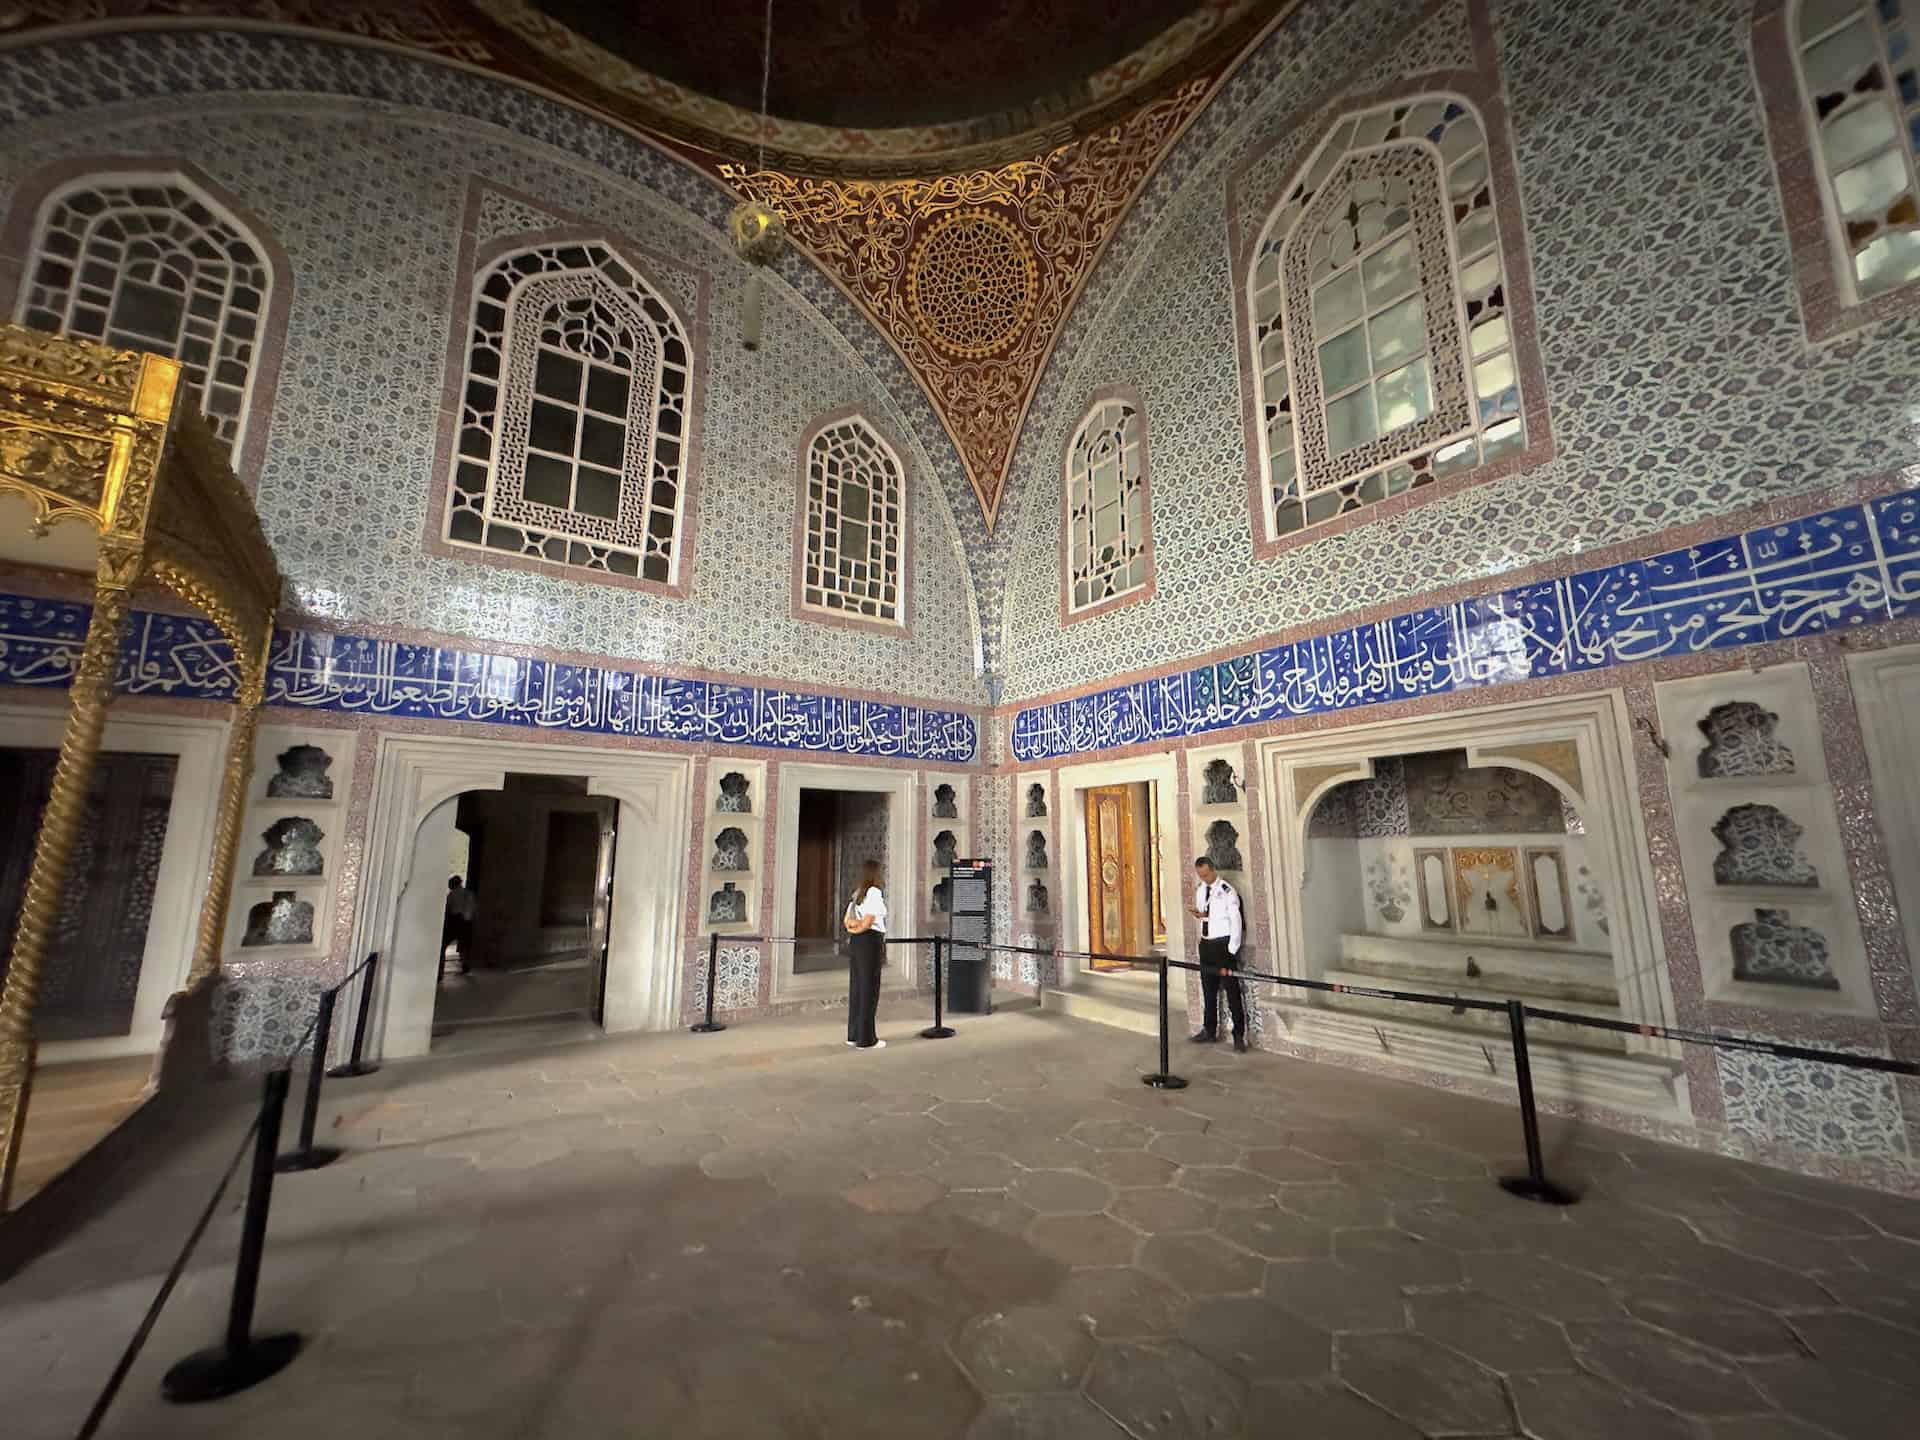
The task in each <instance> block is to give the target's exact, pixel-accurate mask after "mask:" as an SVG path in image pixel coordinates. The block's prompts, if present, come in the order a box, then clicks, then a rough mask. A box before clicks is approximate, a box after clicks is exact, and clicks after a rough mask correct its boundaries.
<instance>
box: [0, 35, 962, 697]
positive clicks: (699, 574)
mask: <svg viewBox="0 0 1920 1440" xmlns="http://www.w3.org/2000/svg"><path fill="white" fill-rule="evenodd" d="M356 87H357V88H356ZM236 88H241V89H245V88H260V89H265V90H279V91H282V92H283V93H281V94H279V95H276V96H274V97H273V98H260V99H254V98H248V97H244V96H234V95H210V96H207V97H206V98H204V99H201V100H197V101H189V102H182V101H178V100H175V101H167V102H157V101H152V100H145V99H143V100H141V101H139V102H137V103H119V102H125V101H127V100H128V99H130V97H132V96H135V95H150V94H153V93H155V92H163V91H187V92H191V91H193V90H195V89H208V90H232V89H236ZM363 91H370V92H372V93H373V94H374V95H376V96H377V97H379V98H381V99H384V100H389V101H392V102H395V103H393V104H383V105H380V106H377V107H374V108H368V107H367V106H365V105H364V104H355V105H352V106H347V105H342V104H341V103H340V102H339V101H336V100H330V99H326V98H308V99H303V100H300V101H292V100H290V99H289V98H288V96H289V95H290V94H293V93H304V94H306V95H309V96H312V95H314V94H315V92H318V94H319V95H320V96H325V95H326V94H328V93H334V94H355V93H361V92H363ZM402 106H404V107H405V108H401V107H402ZM86 107H98V108H91V109H88V113H85V114H84V115H76V114H73V113H69V112H71V111H73V110H76V109H82V108H86ZM422 107H427V108H422ZM434 110H438V111H440V112H442V113H439V114H435V113H432V112H433V111H434ZM476 111H477V112H480V113H479V114H473V112H476ZM449 112H450V113H449ZM462 114H473V118H471V119H459V118H454V117H457V116H459V115H462ZM482 117H484V119H485V120H490V121H492V122H494V123H491V124H489V123H482ZM500 127H504V128H500ZM0 133H4V134H5V135H6V138H7V144H6V145H5V147H4V150H3V152H0V195H5V194H9V193H11V192H12V191H13V190H15V189H16V188H17V187H18V186H19V185H20V182H21V181H22V180H23V179H24V178H25V176H26V175H28V174H29V173H30V172H31V171H33V170H34V169H36V168H38V167H40V166H42V165H46V164H49V163H55V162H62V161H69V160H73V159H75V158H78V157H84V156H90V155H119V156H125V155H149V154H150V155H160V156H177V157H182V158H185V159H186V160H188V161H190V162H191V163H193V164H194V165H197V166H198V167H200V168H201V169H202V170H204V171H205V172H207V173H208V174H209V175H211V176H214V177H216V178H217V179H218V181H219V183H220V184H221V185H223V186H224V187H226V188H227V189H228V190H230V191H232V192H233V193H234V194H235V195H237V196H238V197H240V199H241V200H242V201H243V202H244V203H245V204H246V205H247V206H248V207H249V208H250V209H251V210H252V212H253V213H254V214H255V215H256V216H257V217H258V218H259V220H260V221H261V223H262V224H263V225H264V226H265V227H266V228H267V229H268V230H270V231H271V232H272V233H273V234H274V236H275V237H276V238H277V239H278V240H279V242H280V243H281V244H282V245H283V246H284V247H285V248H286V250H287V251H288V253H289V254H290V255H291V256H293V257H294V264H293V269H294V279H293V287H292V288H293V298H292V303H291V308H290V311H289V317H288V329H287V335H286V340H285V354H284V359H283V364H282V370H281V379H280V381H279V388H278V392H277V394H276V398H275V405H274V414H273V432H272V436H271V438H270V443H269V445H268V447H267V452H266V454H267V458H266V462H265V464H264V466H263V468H262V471H261V475H260V480H259V485H258V488H257V491H256V504H257V506H258V508H259V510H260V513H261V519H262V522H263V523H264V525H265V527H266V530H267V535H268V538H269V539H270V540H271V541H272V542H273V546H274V550H275V553H276V554H277V556H278V557H279V560H280V564H281V567H282V570H283V571H284V572H285V574H286V575H287V577H288V581H289V588H290V593H291V598H292V601H293V603H294V605H295V607H296V608H298V609H300V610H304V611H306V612H308V613H311V614H314V615H316V616H319V617H321V618H323V619H325V620H328V621H332V622H340V623H348V624H360V625H391V626H408V627H415V628H418V629H422V630H427V631H432V632H435V633H442V634H453V635H485V636H488V637H490V638H493V639H496V640H500V641H503V642H508V643H513V644H519V645H528V646H539V647H545V648H552V649H561V648H564V649H567V650H572V651H587V652H590V653H595V654H605V655H607V656H609V657H611V658H615V659H633V660H641V661H647V662H650V663H656V664H664V663H670V662H675V661H676V660H678V659H679V657H686V656H695V655H697V656H699V657H700V660H699V665H700V666H701V668H707V669H713V670H719V671H723V672H733V673H746V674H767V675H791V676H802V675H819V674H826V673H842V674H843V673H847V672H849V671H861V672H865V673H870V674H874V675H885V676H887V677H888V680H889V685H890V686H891V687H892V688H896V689H898V690H900V691H903V692H905V693H910V694H916V695H927V696H930V697H935V698H945V699H953V700H963V701H970V702H977V701H978V700H980V699H981V698H982V696H981V692H980V688H979V679H978V676H977V674H976V672H975V668H974V663H973V662H974V658H975V657H974V654H973V653H972V652H973V647H971V646H966V645H955V644H953V643H952V642H951V640H950V638H949V637H950V635H951V632H952V631H953V630H954V629H955V628H958V625H959V623H964V625H965V628H966V629H967V630H968V631H971V632H974V633H977V631H978V624H977V617H978V614H979V606H978V604H977V602H976V599H975V595H974V583H973V581H972V580H971V578H970V577H969V575H968V572H967V561H966V559H965V556H966V554H967V553H968V551H969V550H970V549H971V548H973V546H974V542H975V540H976V538H978V539H983V538H984V532H983V531H982V530H980V520H979V510H978V506H977V504H976V503H975V501H974V499H973V497H972V491H971V489H970V488H969V486H968V484H967V481H966V479H965V477H964V475H963V474H961V473H960V470H959V466H958V461H957V457H956V456H955V455H954V453H953V449H952V445H951V443H950V442H949V441H948V440H947V438H946V436H945V433H944V431H942V430H941V428H940V426H939V424H938V423H937V421H935V420H934V418H933V416H932V412H931V410H930V409H929V408H928V407H927V406H926V402H925V399H924V396H922V395H921V393H920V391H919V389H918V387H917V386H916V385H914V383H913V381H912V379H911V377H910V376H907V375H906V372H905V370H904V368H903V367H901V366H900V364H899V361H898V359H897V357H895V356H894V355H893V353H892V352H891V351H890V350H889V349H888V348H887V346H886V345H885V343H884V341H880V340H879V339H878V337H877V336H876V335H875V334H874V332H873V329H872V327H871V325H869V324H868V323H867V322H866V321H864V320H862V319H860V318H859V317H858V316H857V314H855V313H854V312H853V311H852V309H851V307H850V306H849V305H848V304H847V302H846V301H845V300H844V299H843V298H841V297H840V296H839V294H838V292H837V291H835V290H833V289H832V287H831V286H830V285H829V284H827V282H826V281H825V280H824V278H823V277H820V276H819V274H818V272H817V271H815V270H813V268H812V267H811V266H810V265H808V264H807V263H806V262H804V261H803V260H800V259H798V257H789V260H788V262H787V263H786V264H785V265H784V266H783V267H782V269H781V270H780V271H779V272H778V275H777V276H776V277H775V278H774V280H773V283H772V284H771V285H770V286H769V287H768V291H767V299H766V306H767V309H766V319H765V335H764V339H763V342H762V344H761V347H760V349H759V350H758V351H756V352H749V351H747V350H746V349H745V348H744V347H743V346H742V345H741V344H740V343H739V323H740V321H739V316H740V306H741V300H742V295H743V292H744V288H745V281H746V274H747V271H746V267H745V266H743V265H741V264H740V263H739V261H738V260H737V258H736V257H735V256H734V255H733V253H732V251H731V249H730V248H729V246H728V244H727V241H726V238H725V216H726V211H727V197H726V195H725V194H724V192H722V191H721V190H719V189H718V187H717V186H715V185H713V184H712V183H711V182H708V181H705V180H702V179H701V178H699V177H698V176H696V175H694V174H693V173H692V172H690V171H688V170H686V169H685V168H684V167H682V166H680V165H678V164H676V163H674V162H672V161H670V160H668V159H666V158H665V157H664V156H663V155H661V154H660V153H659V152H657V151H655V150H653V149H651V148H649V147H646V146H643V145H641V144H639V143H638V142H636V141H634V140H633V139H632V138H631V137H626V136H622V135H619V134H618V133H617V132H614V131H611V130H609V129H607V128H606V127H603V126H600V125H599V124H597V123H596V122H593V121H591V120H589V119H588V118H587V117H586V116H584V115H583V114H581V113H580V112H578V111H572V110H566V109H564V108H563V107H559V106H554V105H551V104H548V103H547V102H544V101H539V100H536V99H535V98H534V97H532V96H531V95H529V94H527V93H525V92H519V91H515V90H513V89H512V87H506V86H499V85H495V84H493V83H491V82H485V81H479V80H462V79H460V78H459V77H457V76H456V75H455V74H454V73H453V72H449V71H446V70H444V69H442V68H440V67H435V66H431V65H425V64H422V63H420V62H418V61H413V60H407V59H404V58H402V57H399V56H394V55H378V54H376V53H375V52H372V51H364V50H359V51H356V50H350V49H347V48H345V47H341V46H337V45H326V44H322V43H308V42H303V41H293V40H290V39H286V38H284V37H281V38H270V37H265V36H242V35H237V34H219V33H194V34H185V33H180V34H164V35H162V34H147V35H143V36H142V37H141V40H140V43H139V44H138V45H137V46H136V45H130V44H128V43H125V42H124V40H122V39H119V38H111V37H99V38H96V39H92V40H87V41H82V42H72V43H62V44H50V45H45V46H39V47H32V46H30V47H27V48H25V49H22V50H15V51H10V52H8V53H6V54H5V55H0ZM519 137H527V138H519ZM556 147H558V148H556ZM475 175H483V176H485V177H487V179H488V181H489V182H490V188H492V189H496V190H499V191H501V192H503V194H502V195H495V196H494V197H493V198H491V199H488V200H487V201H486V202H485V203H483V204H482V206H481V207H480V212H479V216H478V221H479V224H480V226H481V228H482V230H483V231H484V232H486V233H490V234H493V235H495V236H496V238H497V236H498V235H499V234H502V233H507V231H506V227H510V226H517V225H522V224H527V223H534V224H538V225H540V226H542V227H550V226H552V225H553V224H554V223H555V222H554V220H553V218H552V217H551V215H549V214H548V213H546V212H548V211H549V210H551V211H552V212H553V213H554V214H561V215H570V216H580V217H585V218H587V219H588V220H589V221H590V222H591V223H592V224H593V225H595V226H599V227H604V228H606V229H608V230H610V231H612V232H614V233H615V234H618V235H620V236H623V237H629V238H631V239H632V240H633V241H634V242H636V243H637V244H639V245H643V246H645V247H646V248H647V249H648V250H650V251H658V252H661V253H664V254H668V255H682V256H685V257H687V259H688V261H689V262H690V263H693V264H697V265H698V267H699V268H700V269H702V270H704V271H706V272H707V273H708V274H709V275H711V276H712V282H713V289H712V296H711V317H712V322H711V323H712V333H711V334H710V335H705V336H696V337H694V343H695V346H696V348H697V349H698V350H699V351H700V352H701V353H702V356H703V358H704V360H705V362H706V364H707V366H708V378H707V382H706V387H705V391H704V393H705V395H706V402H707V403H706V409H705V419H704V423H703V426H702V431H703V434H702V440H703V445H704V451H703V460H702V466H701V469H702V474H703V476H704V477H707V479H706V482H705V483H703V484H702V486H701V493H700V496H699V501H698V506H697V510H696V513H695V515H694V516H693V517H692V519H693V523H694V525H695V527H696V533H697V537H698V543H697V547H696V551H695V558H694V563H693V567H692V569H693V573H692V577H691V590H690V592H689V595H688V597H687V598H686V599H685V600H677V599H675V598H673V597H670V596H653V595H640V594H632V593H627V592H625V591H616V590H615V589H614V588H613V587H607V586H600V585H583V584H581V583H579V582H577V581H573V580H569V579H567V578H565V577H562V576H556V575H553V574H548V573H540V572H532V571H507V572H503V571H500V570H498V569H496V568H495V567H492V566H489V565H484V564H480V563H477V562H475V561H471V560H464V559H454V558H448V557H444V556H439V555H431V554H423V553H422V536H423V534H424V533H425V532H426V530H427V529H429V528H431V527H433V526H436V525H437V524H438V522H439V516H438V515H437V514H436V515H433V516H429V514H428V511H429V508H430V505H431V496H430V490H431V485H432V481H433V478H434V476H433V445H434V440H435V436H436V434H437V430H438V427H439V423H440V422H439V417H440V412H441V406H442V403H443V385H444V383H445V376H446V366H447V352H448V334H449V327H450V326H452V325H454V323H455V319H454V316H453V315H452V296H453V295H454V293H455V276H454V273H453V271H454V267H455V263H456V261H457V258H458V252H459V246H460V233H461V227H462V225H463V224H464V223H465V217H466V211H467V202H468V197H469V185H470V180H471V177H473V176H475ZM614 177H624V178H621V179H615V178H614ZM528 197H534V198H528ZM536 202H537V203H536ZM809 277H811V278H809ZM890 372H892V373H890ZM846 406H857V407H859V408H860V409H861V410H862V411H864V412H865V413H868V414H870V415H872V416H873V417H874V419H875V420H876V421H877V422H879V423H881V424H882V425H883V426H884V427H885V428H886V429H887V430H888V431H889V432H890V433H892V434H894V435H896V436H899V437H901V443H902V444H903V446H904V447H905V449H906V451H907V452H908V454H907V459H908V461H909V465H910V468H911V469H912V471H913V473H914V474H915V475H916V476H928V477H932V478H933V480H934V482H935V483H933V484H929V485H924V486H922V487H921V491H922V494H921V496H920V500H921V503H919V504H917V505H916V506H915V507H913V510H914V513H913V515H912V516H911V524H912V527H913V531H914V533H913V536H912V543H911V544H910V546H909V550H910V553H911V555H912V558H913V566H914V573H913V574H912V576H911V584H910V586H909V589H910V591H911V594H912V598H913V607H914V609H915V610H916V611H917V612H918V615H917V616H916V617H914V618H916V619H917V620H919V621H920V623H918V624H916V625H915V626H914V627H913V630H912V632H911V633H905V634H902V633H886V632H872V631H857V630H842V629H838V628H835V627H824V626H819V625H814V624H809V623H806V622H804V621H801V620H798V619H796V618H794V617H793V616H792V615H791V614H790V613H789V605H788V594H789V588H790V583H791V572H792V548H791V536H792V530H791V526H792V525H793V523H794V515H793V510H794V503H795V493H796V486H795V468H794V467H795V464H796V459H795V453H794V452H795V446H796V445H797V444H798V442H799V440H800V437H801V436H802V434H803V433H804V432H805V430H806V429H807V427H808V425H809V424H810V423H811V422H812V421H813V420H814V419H815V417H817V416H818V415H820V414H821V413H823V412H825V411H828V410H833V409H836V408H842V407H846ZM954 497H958V498H959V499H960V500H961V501H963V508H960V509H958V510H956V509H955V508H954V506H953V505H952V504H951V503H950V502H951V500H952V499H953V498H954ZM976 531H980V534H979V536H978V537H976V535H975V532H976ZM959 617H965V618H964V621H963V622H961V621H960V619H959Z"/></svg>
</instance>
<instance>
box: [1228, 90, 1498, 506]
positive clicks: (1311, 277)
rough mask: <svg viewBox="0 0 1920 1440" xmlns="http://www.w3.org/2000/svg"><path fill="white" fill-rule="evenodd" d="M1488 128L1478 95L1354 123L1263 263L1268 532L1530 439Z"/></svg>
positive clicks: (1289, 204)
mask: <svg viewBox="0 0 1920 1440" xmlns="http://www.w3.org/2000/svg"><path fill="white" fill-rule="evenodd" d="M1491 171H1492V167H1491V163H1490V159H1489V153H1488V147H1487V136H1486V132H1485V128H1484V126H1483V125H1482V123H1481V120H1480V118H1479V115H1478V113H1477V112H1476V111H1475V109H1474V108H1473V107H1472V106H1471V105H1470V104H1468V103H1467V102H1466V101H1465V100H1464V99H1462V98H1459V97H1455V96H1448V95H1434V96H1421V97H1418V98H1408V99H1400V100H1395V101H1392V102H1389V103H1387V104H1384V105H1379V106H1376V107H1374V108H1372V109H1369V110H1364V111H1361V112H1359V113H1357V114H1353V115H1349V116H1347V117H1345V118H1344V119H1342V120H1340V121H1339V123H1337V124H1336V125H1335V126H1334V127H1333V128H1332V130H1331V131H1329V132H1328V134H1327V137H1326V139H1325V140H1324V141H1322V143H1321V144H1320V146H1319V147H1318V149H1317V150H1315V152H1314V153H1313V154H1312V156H1310V157H1309V159H1308V161H1307V163H1306V164H1305V165H1304V166H1303V167H1302V169H1301V170H1300V172H1299V173H1298V174H1297V176H1296V177H1295V179H1294V181H1293V183H1292V184H1291V185H1290V186H1289V187H1288V189H1287V190H1286V191H1284V192H1283V193H1282V195H1281V198H1280V200H1279V203H1278V204H1276V205H1275V206H1274V208H1273V210H1272V211H1271V213H1270V214H1269V216H1268V218H1267V222H1266V225H1265V227H1264V228H1263V229H1262V231H1261V233H1260V238H1259V240H1258V242H1257V244H1256V245H1255V247H1254V249H1253V253H1252V257H1251V271H1250V273H1249V275H1248V278H1247V287H1248V288H1247V299H1248V305H1247V314H1248V320H1249V323H1250V324H1251V326H1252V335H1251V341H1252V344H1251V354H1252V356H1253V361H1254V374H1255V398H1256V404H1257V407H1258V414H1259V420H1260V423H1259V426H1258V434H1257V440H1258V443H1259V447H1260V464H1261V467H1262V470H1261V474H1262V478H1263V480H1264V482H1265V486H1264V490H1265V499H1266V505H1265V509H1266V524H1267V535H1266V537H1265V538H1266V539H1267V540H1268V541H1274V540H1278V539H1281V538H1283V537H1286V536H1289V535H1294V534H1297V533H1299V532H1302V531H1304V530H1307V529H1308V528H1309V527H1312V526H1315V525H1320V524H1324V523H1326V522H1327V521H1330V520H1333V519H1335V518H1336V517H1339V516H1342V515H1346V514H1349V513H1351V512H1353V511H1356V510H1359V509H1361V508H1363V507H1365V506H1368V505H1371V504H1374V503H1377V502H1379V501H1382V500H1386V499H1388V498H1389V497H1391V496H1395V495H1399V494H1402V493H1404V492H1407V491H1410V490H1417V489H1419V488H1421V487H1423V486H1427V485H1431V484H1432V483H1433V482H1434V481H1436V480H1438V479H1441V478H1443V477H1447V476H1450V475H1463V474H1465V473H1467V472H1469V471H1472V470H1475V469H1477V468H1479V467H1481V466H1482V465H1484V464H1486V463H1487V462H1488V461H1490V460H1493V459H1495V458H1498V457H1500V456H1503V455H1507V454H1509V453H1511V452H1514V451H1517V450H1519V449H1521V448H1522V447H1523V446H1524V445H1525V443H1526V433H1525V420H1524V418H1523V409H1522V405H1521V394H1520V374H1519V368H1518V365H1517V363H1516V360H1515V350H1514V338H1515V337H1514V326H1513V323H1512V318H1513V317H1512V316H1511V315H1510V313H1509V309H1508V300H1507V275H1506V269H1505V265H1506V262H1505V259H1504V257H1503V253H1502V245H1501V237H1500V221H1499V220H1498V219H1496V214H1495V211H1496V206H1495V196H1494V191H1493V179H1492V173H1491Z"/></svg>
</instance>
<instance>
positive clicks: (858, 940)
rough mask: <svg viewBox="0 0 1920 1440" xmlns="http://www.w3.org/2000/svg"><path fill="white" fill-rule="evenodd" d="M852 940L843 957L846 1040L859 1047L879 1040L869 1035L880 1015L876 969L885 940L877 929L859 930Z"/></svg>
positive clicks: (882, 957)
mask: <svg viewBox="0 0 1920 1440" xmlns="http://www.w3.org/2000/svg"><path fill="white" fill-rule="evenodd" d="M852 938H853V943H852V946H851V947H850V953H849V954H848V957H847V1039H849V1040H851V1041H852V1042H853V1043H854V1044H855V1045H859V1046H862V1047H865V1046H868V1045H871V1044H873V1042H874V1041H875V1040H876V1039H878V1038H879V1037H878V1036H876V1035H875V1034H874V1033H873V1020H874V1016H876V1015H877V1014H879V1013H880V967H881V966H882V965H883V964H884V963H885V962H886V958H887V949H886V944H887V937H886V936H885V934H883V933H882V932H881V931H878V930H862V931H861V932H860V933H859V934H858V935H855V936H854V937H852Z"/></svg>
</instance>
